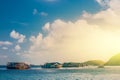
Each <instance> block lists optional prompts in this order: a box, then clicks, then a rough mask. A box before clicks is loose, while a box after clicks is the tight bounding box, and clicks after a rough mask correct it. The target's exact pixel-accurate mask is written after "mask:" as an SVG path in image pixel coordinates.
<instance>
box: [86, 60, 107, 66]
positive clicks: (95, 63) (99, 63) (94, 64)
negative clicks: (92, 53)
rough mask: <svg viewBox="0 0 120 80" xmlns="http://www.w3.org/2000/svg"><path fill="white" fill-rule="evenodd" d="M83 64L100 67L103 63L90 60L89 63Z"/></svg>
mask: <svg viewBox="0 0 120 80" xmlns="http://www.w3.org/2000/svg"><path fill="white" fill-rule="evenodd" d="M84 64H86V65H93V66H100V65H104V64H105V62H104V61H102V60H90V61H86V62H84Z"/></svg>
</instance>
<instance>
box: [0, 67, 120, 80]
mask: <svg viewBox="0 0 120 80" xmlns="http://www.w3.org/2000/svg"><path fill="white" fill-rule="evenodd" d="M0 80H120V67H105V68H97V67H85V68H61V69H41V68H32V69H29V70H7V69H5V68H0Z"/></svg>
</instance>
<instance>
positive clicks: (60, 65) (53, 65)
mask: <svg viewBox="0 0 120 80" xmlns="http://www.w3.org/2000/svg"><path fill="white" fill-rule="evenodd" d="M41 67H42V68H61V67H62V64H60V63H58V62H52V63H46V64H44V65H42V66H41Z"/></svg>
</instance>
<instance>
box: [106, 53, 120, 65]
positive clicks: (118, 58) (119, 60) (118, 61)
mask: <svg viewBox="0 0 120 80" xmlns="http://www.w3.org/2000/svg"><path fill="white" fill-rule="evenodd" d="M105 65H106V66H120V53H119V54H117V55H114V56H112V57H111V58H110V59H109V61H108V62H106V64H105Z"/></svg>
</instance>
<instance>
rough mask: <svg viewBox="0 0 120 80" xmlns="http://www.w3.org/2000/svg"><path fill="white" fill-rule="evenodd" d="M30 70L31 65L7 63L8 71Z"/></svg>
mask: <svg viewBox="0 0 120 80" xmlns="http://www.w3.org/2000/svg"><path fill="white" fill-rule="evenodd" d="M29 68H30V65H28V64H26V63H24V62H8V63H7V69H19V70H24V69H29Z"/></svg>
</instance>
